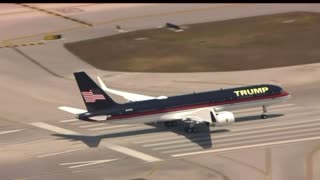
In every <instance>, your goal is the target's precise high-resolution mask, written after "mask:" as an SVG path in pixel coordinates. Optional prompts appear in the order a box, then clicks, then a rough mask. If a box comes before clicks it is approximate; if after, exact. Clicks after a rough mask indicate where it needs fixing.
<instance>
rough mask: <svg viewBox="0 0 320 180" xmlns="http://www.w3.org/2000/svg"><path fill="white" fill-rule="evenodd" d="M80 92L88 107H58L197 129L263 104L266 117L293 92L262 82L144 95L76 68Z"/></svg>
mask: <svg viewBox="0 0 320 180" xmlns="http://www.w3.org/2000/svg"><path fill="white" fill-rule="evenodd" d="M74 76H75V79H76V81H77V84H78V87H79V90H80V92H81V96H82V98H83V101H84V103H85V105H86V108H87V110H84V109H78V108H72V107H67V106H61V107H58V109H60V110H63V111H66V112H69V113H72V114H75V115H76V118H77V119H79V120H84V121H103V122H108V123H111V124H112V123H128V124H129V123H130V124H132V123H133V124H135V123H151V122H158V121H164V124H165V126H167V127H173V126H177V124H178V123H177V122H178V121H183V122H185V123H186V124H187V126H186V127H185V131H186V132H188V133H194V132H196V131H197V128H196V126H197V125H198V124H201V123H204V124H206V125H207V126H208V127H209V126H215V127H223V126H228V125H231V124H233V123H234V122H235V116H234V114H233V113H232V112H231V110H235V109H241V108H250V107H257V106H261V107H262V114H261V118H262V119H265V118H267V114H266V113H267V107H269V106H270V105H273V104H276V103H281V102H283V101H285V100H287V99H288V98H289V97H291V95H290V94H289V93H287V92H286V91H284V90H283V88H281V87H279V86H277V85H272V84H260V85H251V86H243V87H235V88H227V89H220V90H214V91H207V92H197V93H196V92H193V93H190V94H184V95H177V96H170V97H167V96H159V97H152V96H145V95H140V94H134V93H128V92H123V91H117V90H114V89H110V88H108V87H107V86H105V84H104V83H103V81H102V80H101V79H100V77H98V81H99V83H100V85H101V88H100V87H99V86H98V85H97V84H96V83H95V82H94V81H93V80H92V79H91V78H90V77H89V76H88V75H87V74H86V73H85V72H75V73H74ZM105 91H106V92H109V93H113V94H116V95H120V96H122V97H124V98H125V99H127V100H128V102H126V103H122V104H120V103H117V102H115V101H114V100H113V99H112V98H111V97H110V96H108V94H107V93H106V92H105Z"/></svg>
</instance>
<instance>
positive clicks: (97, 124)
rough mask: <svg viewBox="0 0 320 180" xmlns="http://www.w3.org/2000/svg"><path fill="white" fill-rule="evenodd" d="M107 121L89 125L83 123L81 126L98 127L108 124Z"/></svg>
mask: <svg viewBox="0 0 320 180" xmlns="http://www.w3.org/2000/svg"><path fill="white" fill-rule="evenodd" d="M106 125H108V124H107V123H95V124H89V125H83V126H79V127H80V128H89V127H96V126H106Z"/></svg>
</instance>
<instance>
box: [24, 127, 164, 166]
mask: <svg viewBox="0 0 320 180" xmlns="http://www.w3.org/2000/svg"><path fill="white" fill-rule="evenodd" d="M30 124H31V125H33V126H36V127H39V128H42V129H46V130H49V131H53V132H56V133H61V134H78V133H76V132H74V131H71V130H68V129H64V128H60V127H57V126H53V125H50V124H47V123H43V122H34V123H30ZM100 144H101V145H103V146H104V147H106V148H108V149H111V150H114V151H117V152H121V153H123V154H127V155H129V156H132V157H136V158H138V159H141V160H144V161H147V162H156V161H161V159H159V158H156V157H153V156H150V155H147V154H144V153H142V152H138V151H136V150H133V149H129V148H127V147H123V146H120V145H116V144H110V143H100ZM77 167H79V166H77Z"/></svg>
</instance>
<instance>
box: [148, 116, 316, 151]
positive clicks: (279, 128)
mask: <svg viewBox="0 0 320 180" xmlns="http://www.w3.org/2000/svg"><path fill="white" fill-rule="evenodd" d="M313 121H319V119H311V120H306V121H303V122H295V123H283V124H282V125H285V124H297V125H295V126H286V127H278V128H273V129H265V127H261V128H263V129H262V130H255V131H246V132H240V133H237V131H240V130H244V129H237V130H232V131H231V132H236V133H233V134H223V135H215V136H214V138H221V137H233V136H239V135H245V134H252V133H257V132H269V131H275V130H287V129H293V128H298V127H309V126H314V125H315V124H305V125H299V124H301V123H304V122H313ZM279 125H280V124H273V125H270V126H266V127H271V126H276V127H277V126H279ZM245 129H252V128H245ZM258 129H260V128H258ZM253 130H254V129H253ZM300 131H301V130H300ZM282 133H283V132H282ZM273 134H277V133H273ZM258 136H259V135H258ZM264 136H265V135H264ZM255 137H256V136H255ZM167 139H168V140H170V138H167ZM171 139H172V138H171ZM175 139H176V138H175ZM201 139H208V137H200V138H192V139H191V140H201ZM163 140H164V139H163ZM191 140H189V139H181V140H175V141H168V142H161V143H153V144H145V145H142V146H144V147H153V146H160V145H168V144H177V143H183V142H190V141H191ZM228 140H229V139H228ZM223 141H226V140H223ZM214 142H215V143H216V142H219V140H215V141H214ZM184 146H186V145H184Z"/></svg>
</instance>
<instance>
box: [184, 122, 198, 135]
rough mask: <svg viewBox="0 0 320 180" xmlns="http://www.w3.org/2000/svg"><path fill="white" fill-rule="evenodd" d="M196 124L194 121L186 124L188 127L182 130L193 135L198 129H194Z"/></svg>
mask: <svg viewBox="0 0 320 180" xmlns="http://www.w3.org/2000/svg"><path fill="white" fill-rule="evenodd" d="M196 124H197V123H196V122H195V121H190V122H188V126H186V127H185V128H184V131H185V132H187V133H195V132H197V131H198V129H197V128H196Z"/></svg>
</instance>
